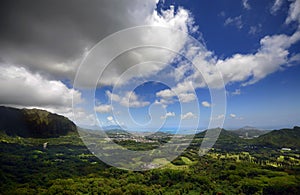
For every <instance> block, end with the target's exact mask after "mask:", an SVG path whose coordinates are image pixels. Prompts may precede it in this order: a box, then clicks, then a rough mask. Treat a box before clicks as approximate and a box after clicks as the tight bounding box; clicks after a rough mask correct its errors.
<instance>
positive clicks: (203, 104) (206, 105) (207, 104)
mask: <svg viewBox="0 0 300 195" xmlns="http://www.w3.org/2000/svg"><path fill="white" fill-rule="evenodd" d="M201 104H202V106H204V107H207V108H208V107H211V104H210V103H209V102H207V101H203V102H202V103H201Z"/></svg>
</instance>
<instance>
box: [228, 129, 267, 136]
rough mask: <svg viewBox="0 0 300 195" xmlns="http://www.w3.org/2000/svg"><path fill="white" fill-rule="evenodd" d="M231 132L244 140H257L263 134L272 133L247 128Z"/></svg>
mask: <svg viewBox="0 0 300 195" xmlns="http://www.w3.org/2000/svg"><path fill="white" fill-rule="evenodd" d="M230 132H232V133H235V134H237V135H239V136H240V137H242V138H255V137H259V136H261V135H263V134H266V133H268V132H270V131H269V130H259V129H256V128H254V127H249V126H245V127H242V128H239V129H236V130H230Z"/></svg>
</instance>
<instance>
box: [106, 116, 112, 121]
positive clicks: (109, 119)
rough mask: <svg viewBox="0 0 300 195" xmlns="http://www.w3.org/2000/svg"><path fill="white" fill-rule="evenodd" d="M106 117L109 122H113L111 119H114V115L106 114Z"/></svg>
mask: <svg viewBox="0 0 300 195" xmlns="http://www.w3.org/2000/svg"><path fill="white" fill-rule="evenodd" d="M106 119H107V120H108V121H109V122H113V121H114V117H112V116H108V117H107V118H106Z"/></svg>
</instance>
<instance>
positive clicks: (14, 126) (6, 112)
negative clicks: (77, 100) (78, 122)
mask: <svg viewBox="0 0 300 195" xmlns="http://www.w3.org/2000/svg"><path fill="white" fill-rule="evenodd" d="M0 130H1V131H4V132H5V133H6V134H8V135H12V136H21V137H36V138H46V137H58V136H61V135H67V134H68V133H69V132H75V131H76V126H75V124H74V123H73V122H72V121H70V120H69V119H67V118H66V117H63V116H60V115H57V114H53V113H49V112H47V111H44V110H38V109H16V108H9V107H4V106H0Z"/></svg>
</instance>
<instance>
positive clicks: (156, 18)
mask: <svg viewBox="0 0 300 195" xmlns="http://www.w3.org/2000/svg"><path fill="white" fill-rule="evenodd" d="M190 15H191V14H190V12H189V11H188V10H186V9H183V8H181V7H179V8H178V9H177V10H175V8H174V7H173V6H171V7H170V9H168V10H164V11H162V12H161V13H159V12H157V11H156V10H154V11H153V12H152V13H151V14H149V16H148V17H147V18H146V20H145V21H144V25H151V26H156V27H164V28H162V30H158V28H153V30H151V29H150V28H149V29H148V30H147V31H143V32H141V31H138V30H137V31H135V32H134V33H133V34H130V36H126V39H122V41H123V43H122V44H121V46H120V45H118V44H114V43H115V42H113V43H111V45H109V44H108V45H107V46H106V48H110V50H113V51H115V50H117V51H118V50H122V49H121V48H124V49H126V50H127V49H128V48H126V46H127V45H128V46H130V45H131V44H132V43H137V42H138V43H139V44H140V45H148V44H149V40H151V44H153V43H156V44H157V45H159V46H161V47H162V48H168V50H165V49H162V48H161V49H159V48H151V47H148V48H147V47H145V48H138V49H132V50H129V51H127V52H124V53H123V54H122V55H120V56H118V57H117V58H115V59H114V60H113V61H112V62H111V63H110V64H109V65H108V64H107V66H106V64H103V66H106V69H105V71H104V72H103V74H102V76H101V78H100V79H99V84H100V85H110V86H114V85H122V86H124V85H126V84H127V83H129V81H131V79H133V78H147V77H150V76H155V75H156V73H158V72H159V71H161V70H163V69H164V68H165V67H166V66H167V65H168V63H170V62H171V61H172V60H173V59H174V57H175V55H176V54H175V53H179V51H181V50H182V48H183V47H184V45H185V43H186V41H187V37H188V33H190V32H194V31H195V30H197V26H195V25H194V21H193V18H192V17H191V16H190ZM165 27H167V28H171V29H173V30H172V31H171V30H164V29H166V28H165ZM176 30H180V32H179V31H176ZM124 36H125V35H124ZM174 40H176V41H174ZM171 51H172V52H171ZM97 55H98V54H97ZM101 55H102V54H101ZM101 55H99V56H97V57H99V58H100V59H101V58H102V59H104V58H105V59H106V58H109V57H108V54H107V53H103V55H104V56H101ZM113 57H115V56H113ZM149 61H157V62H166V63H152V64H151V65H148V66H147V67H146V68H145V66H143V62H149ZM130 68H134V71H128V70H129V69H130ZM95 70H99V67H98V64H95V65H91V67H90V68H89V69H88V70H86V72H83V73H82V74H84V75H83V76H82V77H78V83H80V84H81V83H82V85H83V86H91V85H93V83H92V81H90V80H87V79H85V78H87V77H91V75H94V74H96V72H95ZM125 72H126V76H124V73H125ZM137 72H138V74H137ZM121 76H122V77H121ZM120 79H121V80H120ZM117 82H118V84H117Z"/></svg>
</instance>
